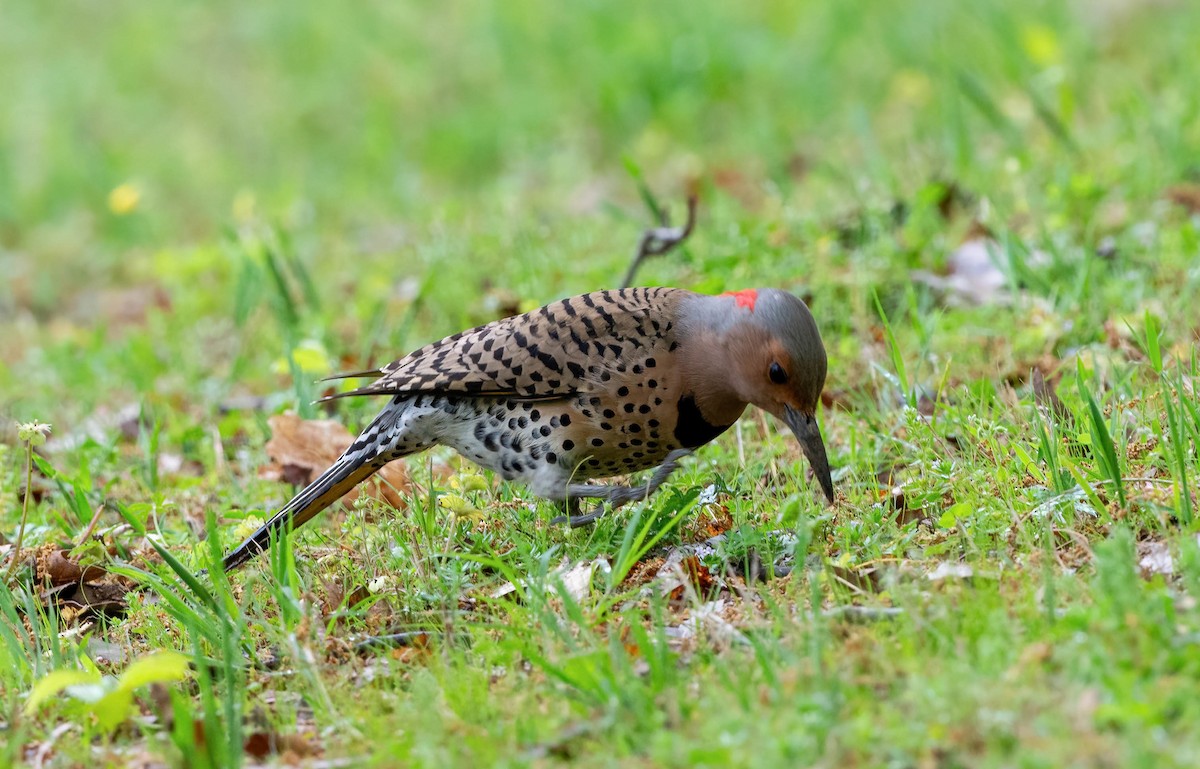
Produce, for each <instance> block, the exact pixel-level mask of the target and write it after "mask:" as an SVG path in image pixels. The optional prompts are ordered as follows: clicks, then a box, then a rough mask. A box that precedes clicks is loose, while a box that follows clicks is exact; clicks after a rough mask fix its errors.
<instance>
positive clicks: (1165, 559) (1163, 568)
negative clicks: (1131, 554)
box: [1137, 539, 1175, 577]
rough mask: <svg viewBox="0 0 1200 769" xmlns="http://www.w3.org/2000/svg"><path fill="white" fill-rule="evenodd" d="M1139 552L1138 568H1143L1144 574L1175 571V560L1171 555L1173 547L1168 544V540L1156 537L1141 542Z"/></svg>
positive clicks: (1167, 573)
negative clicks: (1163, 540)
mask: <svg viewBox="0 0 1200 769" xmlns="http://www.w3.org/2000/svg"><path fill="white" fill-rule="evenodd" d="M1137 553H1138V568H1140V569H1141V570H1142V574H1143V575H1144V576H1147V577H1149V576H1152V575H1155V574H1165V575H1170V574H1174V573H1175V560H1174V559H1173V558H1172V557H1171V548H1169V547H1168V546H1167V543H1166V542H1162V541H1160V540H1156V539H1150V540H1145V541H1143V542H1139V543H1138V544H1137Z"/></svg>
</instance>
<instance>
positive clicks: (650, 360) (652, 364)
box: [644, 358, 658, 368]
mask: <svg viewBox="0 0 1200 769" xmlns="http://www.w3.org/2000/svg"><path fill="white" fill-rule="evenodd" d="M644 363H645V364H646V368H654V367H655V366H657V365H658V361H656V360H654V358H646V360H645V361H644Z"/></svg>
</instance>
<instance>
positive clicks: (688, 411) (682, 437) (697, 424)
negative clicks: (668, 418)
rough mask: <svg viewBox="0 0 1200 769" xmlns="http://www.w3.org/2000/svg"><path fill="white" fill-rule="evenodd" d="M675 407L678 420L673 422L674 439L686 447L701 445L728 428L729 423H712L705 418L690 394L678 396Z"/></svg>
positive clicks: (691, 447) (692, 447)
mask: <svg viewBox="0 0 1200 769" xmlns="http://www.w3.org/2000/svg"><path fill="white" fill-rule="evenodd" d="M677 408H678V409H679V421H678V422H676V423H675V440H677V441H679V445H680V446H682V447H684V448H686V449H694V448H696V447H697V446H703V445H704V444H706V443H708V442H709V441H711V440H712V439H713V438H716V437H717V436H718V435H720V434H721V433H723V432H725V431H726V430H728V429H729V425H714V424H712V423H711V422H709V421H708V420H706V419H705V418H704V415H703V414H701V413H700V409H699V408H698V407H697V406H696V400H695V399H694V398H693V397H692V396H690V395H685V396H683V397H682V398H680V399H679V403H678V406H677Z"/></svg>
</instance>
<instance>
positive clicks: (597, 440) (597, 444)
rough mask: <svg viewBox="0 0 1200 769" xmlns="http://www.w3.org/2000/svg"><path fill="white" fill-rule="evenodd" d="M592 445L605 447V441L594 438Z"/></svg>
mask: <svg viewBox="0 0 1200 769" xmlns="http://www.w3.org/2000/svg"><path fill="white" fill-rule="evenodd" d="M592 445H593V446H603V445H604V440H603V439H601V438H592Z"/></svg>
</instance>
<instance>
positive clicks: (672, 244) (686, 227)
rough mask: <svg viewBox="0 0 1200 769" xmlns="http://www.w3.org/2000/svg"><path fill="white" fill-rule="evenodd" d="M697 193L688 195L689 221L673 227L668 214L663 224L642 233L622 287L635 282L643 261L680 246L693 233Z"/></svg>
mask: <svg viewBox="0 0 1200 769" xmlns="http://www.w3.org/2000/svg"><path fill="white" fill-rule="evenodd" d="M696 203H697V199H696V195H695V193H693V194H691V195H688V199H687V221H685V222H684V223H683V226H682V227H672V226H670V223H669V222H668V221H667V218H666V216H663V217H662V219H661V225H660V226H658V227H651V228H650V229H648V230H646V232H645V233H643V234H642V240H641V242H640V243H639V244H638V250H637V254H636V255H634V257H633V262H632V263H631V264H630V265H629V270H628V271H626V273H625V279H624V280H622V281H621V288H628V287H629V286H630V285H632V283H633V276H634V275H635V274H636V273H637V271H638V268H639V267H641V266H642V262H643V261H645V260H646V259H647V258H648V257H651V256H662V255H663V254H666V253H669V252H671V251H673V250H674V249H676V248H677V247H679V245H680V244H682V243H683V242H684V241H685V240H687V239H688V236H689V235H691V234H692V230H693V229H694V228H695V226H696Z"/></svg>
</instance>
